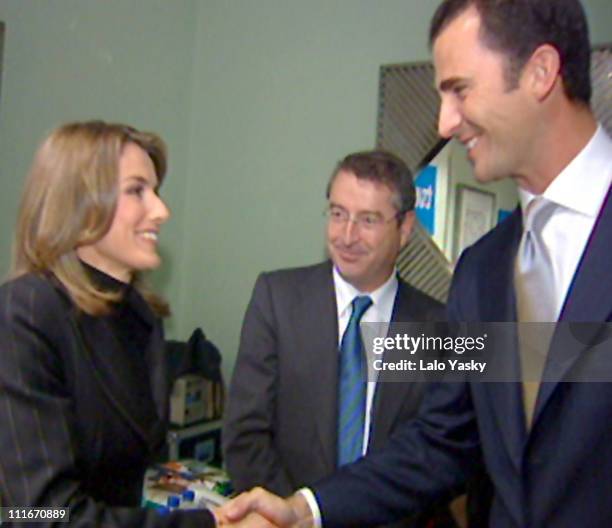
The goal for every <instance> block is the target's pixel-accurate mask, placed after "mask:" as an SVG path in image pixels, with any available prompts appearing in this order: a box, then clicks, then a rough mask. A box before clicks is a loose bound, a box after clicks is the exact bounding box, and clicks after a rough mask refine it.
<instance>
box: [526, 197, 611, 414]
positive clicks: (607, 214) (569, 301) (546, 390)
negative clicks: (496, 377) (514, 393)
mask: <svg viewBox="0 0 612 528" xmlns="http://www.w3.org/2000/svg"><path fill="white" fill-rule="evenodd" d="M610 195H611V191H610V189H608V194H607V196H606V198H605V200H604V204H603V206H602V208H601V212H600V214H599V217H598V218H597V221H596V223H595V226H594V228H593V231H592V233H591V236H590V237H589V240H588V242H587V245H586V247H585V250H584V253H583V254H582V257H581V259H580V263H579V264H578V267H577V269H576V273H575V274H574V278H573V280H572V283H571V285H570V288H569V290H568V293H567V297H566V300H565V303H564V306H563V309H562V310H561V316H560V318H559V320H560V321H562V322H566V323H567V322H579V323H580V322H582V323H588V322H604V321H609V320H610V315H611V313H612V301H611V299H612V280H610V270H611V269H612V251H610V241H611V240H612V199H611V198H610ZM592 329H593V331H597V327H596V325H593V326H592ZM568 331H570V328H569V326H568V325H564V326H563V327H562V328H560V329H559V331H557V332H556V333H555V336H554V337H553V341H552V343H551V347H550V352H549V357H548V361H547V363H546V368H545V371H544V376H543V377H544V379H550V380H553V381H551V382H545V383H542V386H541V387H540V393H539V395H538V401H537V405H536V409H535V415H534V421H537V419H538V417H539V416H540V415H541V413H542V410H543V408H544V407H545V406H546V404H547V403H548V401H549V400H550V397H551V395H552V393H553V391H554V390H555V387H556V386H557V385H558V383H559V382H560V381H561V380H562V379H563V378H564V376H565V375H566V374H567V372H568V371H569V370H570V369H571V368H572V366H573V365H574V364H575V362H576V360H577V359H578V358H579V357H580V354H581V353H582V352H583V351H584V350H585V348H586V347H587V346H588V345H587V344H585V343H588V342H589V340H588V339H581V340H580V342H582V343H583V344H581V343H580V342H579V341H578V340H576V339H572V338H571V337H569V336H567V332H568ZM592 337H595V335H593V336H592Z"/></svg>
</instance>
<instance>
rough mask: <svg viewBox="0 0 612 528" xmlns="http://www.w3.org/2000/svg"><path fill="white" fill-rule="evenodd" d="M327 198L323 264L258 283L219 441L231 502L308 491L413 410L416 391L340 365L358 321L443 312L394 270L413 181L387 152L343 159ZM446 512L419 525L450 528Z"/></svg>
mask: <svg viewBox="0 0 612 528" xmlns="http://www.w3.org/2000/svg"><path fill="white" fill-rule="evenodd" d="M327 199H328V206H327V209H326V215H327V218H328V222H327V250H328V253H329V256H330V260H328V261H326V262H323V263H321V264H317V265H314V266H307V267H303V268H297V269H288V270H281V271H275V272H271V273H263V274H262V275H260V276H259V278H258V279H257V282H256V284H255V288H254V291H253V296H252V298H251V302H250V304H249V306H248V309H247V312H246V315H245V319H244V323H243V327H242V335H241V342H240V350H239V353H238V358H237V362H236V366H235V369H234V374H233V377H232V382H231V386H230V392H229V399H228V406H227V410H226V416H225V426H224V430H223V444H224V452H225V461H226V464H227V468H228V470H229V473H230V476H231V478H232V481H233V482H234V485H235V486H236V488H237V490H238V491H243V490H247V489H250V488H251V487H253V486H263V487H265V488H267V489H269V490H271V491H273V492H275V493H277V494H279V495H282V496H286V495H289V494H291V493H292V492H293V491H295V490H296V489H297V488H299V487H301V486H307V485H309V484H312V483H314V482H316V481H317V480H320V479H321V478H323V477H325V476H328V475H330V474H332V473H333V472H334V471H335V470H336V468H337V467H339V466H341V465H344V464H346V463H350V462H352V461H354V460H355V459H356V458H359V457H360V456H361V455H362V454H365V453H366V451H367V452H372V451H376V450H378V449H380V448H381V447H382V446H383V445H384V444H385V443H386V441H387V439H388V437H389V435H390V434H391V433H392V432H393V430H394V429H395V427H396V426H397V425H398V424H400V423H402V422H404V421H405V420H406V419H409V418H411V417H413V416H414V415H415V413H416V411H417V409H418V406H419V403H420V401H421V397H422V394H423V390H424V387H425V384H424V383H379V384H378V385H377V384H376V383H375V382H368V383H366V382H365V381H364V380H363V378H362V377H359V379H358V380H356V381H354V383H353V384H351V374H350V372H351V368H355V367H354V365H353V366H352V367H351V366H350V362H351V361H352V360H351V359H350V357H349V354H350V353H351V337H350V335H351V332H352V331H353V330H354V328H355V327H358V324H359V321H361V322H376V323H388V322H390V321H391V322H417V321H433V320H443V318H444V310H443V306H442V305H441V304H440V303H438V302H437V301H435V300H433V299H432V298H430V297H428V296H427V295H425V294H423V293H422V292H420V291H418V290H416V289H414V288H413V287H411V286H409V285H408V284H406V283H404V282H403V281H402V280H401V279H399V278H398V277H397V275H396V271H395V262H396V259H397V256H398V254H399V252H400V250H401V249H402V247H403V246H404V245H405V244H406V243H407V242H408V239H409V237H410V234H411V231H412V226H413V224H414V221H415V213H414V205H415V188H414V183H413V181H412V175H411V173H410V170H409V169H408V167H406V165H405V164H404V163H403V162H402V161H401V160H400V159H399V158H397V157H396V156H394V155H392V154H390V153H388V152H383V151H368V152H359V153H355V154H350V155H348V156H346V157H345V158H344V159H343V160H341V161H340V162H339V163H338V165H337V166H336V169H335V170H334V172H333V174H332V176H331V179H330V181H329V184H328V187H327ZM351 329H353V330H351ZM352 348H353V349H354V348H355V343H354V336H353V342H352ZM361 356H362V359H361V360H362V361H363V354H362V353H361ZM356 361H359V358H357V360H356ZM357 368H363V365H361V366H360V367H357ZM359 372H360V371H359ZM446 512H447V510H446V509H444V513H442V514H438V516H439V518H438V522H439V523H438V524H437V525H435V524H428V526H448V524H445V523H446V522H447V521H442V519H441V518H440V517H445V515H446ZM431 516H432V514H431V513H428V514H426V515H425V516H424V518H423V519H414V520H413V521H412V524H411V526H424V525H425V524H426V523H427V522H428V521H431ZM450 525H451V526H452V525H453V524H450Z"/></svg>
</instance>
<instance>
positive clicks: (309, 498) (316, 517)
mask: <svg viewBox="0 0 612 528" xmlns="http://www.w3.org/2000/svg"><path fill="white" fill-rule="evenodd" d="M296 493H299V494H300V495H301V496H302V497H304V499H306V503H307V504H308V507H309V508H310V512H311V513H312V525H313V526H314V528H322V526H323V522H322V521H321V510H319V505H318V504H317V498H316V497H315V495H314V493H313V492H312V490H311V489H310V488H300V489H299V490H297V491H296Z"/></svg>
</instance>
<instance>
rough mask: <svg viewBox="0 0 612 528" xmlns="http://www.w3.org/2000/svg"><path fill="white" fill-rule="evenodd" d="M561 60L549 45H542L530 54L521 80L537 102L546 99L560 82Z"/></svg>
mask: <svg viewBox="0 0 612 528" xmlns="http://www.w3.org/2000/svg"><path fill="white" fill-rule="evenodd" d="M560 74H561V58H560V57H559V52H558V51H557V49H556V48H555V47H554V46H551V45H550V44H542V45H541V46H538V47H537V48H536V50H535V51H534V52H533V53H532V54H531V57H529V60H528V61H527V63H526V64H525V67H524V68H523V79H524V82H526V83H527V86H528V88H529V89H530V90H531V91H532V93H533V94H534V96H535V97H536V98H537V99H538V101H542V100H544V99H546V97H548V95H549V94H550V92H551V91H552V90H553V88H554V87H555V84H556V83H557V81H558V80H560Z"/></svg>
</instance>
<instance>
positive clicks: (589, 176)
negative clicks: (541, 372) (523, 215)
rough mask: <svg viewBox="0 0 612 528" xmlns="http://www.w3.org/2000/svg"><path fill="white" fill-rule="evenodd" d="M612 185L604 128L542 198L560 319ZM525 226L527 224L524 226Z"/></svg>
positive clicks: (313, 504)
mask: <svg viewBox="0 0 612 528" xmlns="http://www.w3.org/2000/svg"><path fill="white" fill-rule="evenodd" d="M610 183H612V140H611V139H610V137H609V136H608V135H607V134H606V132H605V131H604V130H603V128H602V127H601V125H599V126H598V127H597V130H596V132H595V134H594V135H593V137H592V138H591V140H590V141H589V142H588V143H587V145H586V146H585V147H584V148H583V149H582V150H581V151H580V152H579V153H578V155H577V156H576V157H575V158H574V159H573V160H572V161H571V162H570V163H569V164H568V165H567V166H566V167H565V169H563V171H561V173H559V175H558V176H557V177H556V178H555V179H554V180H553V181H552V183H551V184H550V185H549V186H548V188H547V189H546V190H545V191H544V193H543V194H542V196H543V197H544V198H546V199H547V200H550V201H551V202H554V203H555V204H557V205H558V207H557V208H556V210H555V212H554V213H553V216H552V217H551V218H550V220H549V221H548V222H547V224H546V226H545V227H544V229H543V231H542V237H543V239H544V243H545V244H546V246H547V248H548V249H549V250H550V254H551V258H552V260H553V273H554V275H555V281H557V284H558V285H559V288H557V292H558V296H557V299H556V313H557V317H558V315H559V313H560V311H561V308H562V306H563V303H564V302H565V297H566V296H567V292H568V290H569V287H570V284H571V282H572V279H573V277H574V274H575V273H576V269H577V267H578V263H579V262H580V258H581V257H582V254H583V253H584V249H585V247H586V244H587V241H588V239H589V236H590V234H591V231H592V230H593V226H594V225H595V221H596V219H597V216H598V214H599V211H600V209H601V206H602V204H603V200H604V198H605V197H606V194H607V193H608V189H609V187H610ZM519 196H520V200H521V209H522V211H525V210H526V209H527V205H528V204H529V202H530V201H531V200H532V199H533V198H534V195H533V194H531V193H529V192H527V191H525V190H523V189H519ZM523 223H524V222H523ZM299 493H301V494H302V496H303V497H304V498H305V499H306V502H307V503H308V506H309V507H310V510H311V511H312V516H313V521H314V522H313V524H314V526H315V527H317V528H321V526H322V519H321V511H320V510H319V505H318V504H317V500H316V498H315V496H314V493H313V492H312V491H311V490H310V489H309V488H302V489H300V490H299Z"/></svg>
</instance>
